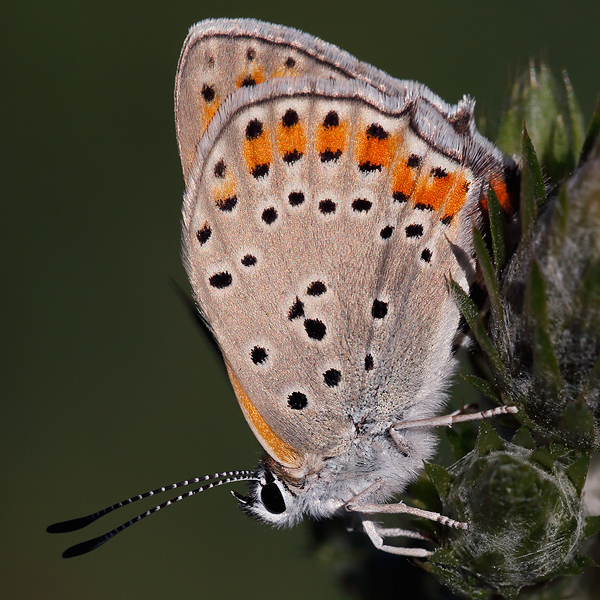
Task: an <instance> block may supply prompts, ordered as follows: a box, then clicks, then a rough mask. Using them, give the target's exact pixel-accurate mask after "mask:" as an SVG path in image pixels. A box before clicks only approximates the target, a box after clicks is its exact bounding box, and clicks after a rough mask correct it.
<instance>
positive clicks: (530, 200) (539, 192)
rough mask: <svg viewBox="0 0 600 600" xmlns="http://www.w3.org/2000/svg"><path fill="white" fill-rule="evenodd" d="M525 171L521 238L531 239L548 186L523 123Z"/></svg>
mask: <svg viewBox="0 0 600 600" xmlns="http://www.w3.org/2000/svg"><path fill="white" fill-rule="evenodd" d="M522 156H523V172H522V174H521V240H523V241H524V242H525V243H526V242H527V241H529V237H530V235H531V230H532V228H533V224H534V223H535V220H536V218H537V208H538V207H539V206H541V205H542V204H544V202H545V201H546V187H545V185H544V176H543V174H542V169H541V167H540V161H539V159H538V157H537V154H536V152H535V148H534V147H533V143H532V141H531V138H530V137H529V134H528V133H527V128H526V127H525V125H523V144H522Z"/></svg>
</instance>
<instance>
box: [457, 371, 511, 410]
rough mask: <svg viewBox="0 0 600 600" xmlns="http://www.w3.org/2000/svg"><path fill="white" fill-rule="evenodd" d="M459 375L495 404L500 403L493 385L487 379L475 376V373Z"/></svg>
mask: <svg viewBox="0 0 600 600" xmlns="http://www.w3.org/2000/svg"><path fill="white" fill-rule="evenodd" d="M461 377H462V378H463V379H464V380H465V381H466V382H467V383H470V384H471V385H472V386H473V387H474V388H475V389H477V390H479V391H480V392H481V393H482V394H483V395H484V396H486V398H489V399H490V400H493V401H494V402H495V403H496V404H502V401H501V400H500V398H499V397H498V394H496V390H495V389H494V386H493V385H492V384H491V383H490V382H489V381H486V380H485V379H482V378H481V377H477V376H476V375H461Z"/></svg>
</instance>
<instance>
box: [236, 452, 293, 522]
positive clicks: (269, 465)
mask: <svg viewBox="0 0 600 600" xmlns="http://www.w3.org/2000/svg"><path fill="white" fill-rule="evenodd" d="M255 475H256V479H253V480H251V481H249V482H248V484H249V487H248V495H247V496H243V495H241V494H238V493H237V492H232V494H233V496H234V497H235V498H236V499H237V500H238V503H239V507H240V508H241V510H242V511H243V512H244V513H245V514H247V515H248V516H250V517H252V518H254V519H256V520H258V521H261V522H263V523H269V524H270V525H274V526H275V527H291V526H293V525H295V524H296V523H299V522H300V521H301V520H302V518H303V513H304V512H305V510H304V502H303V501H302V495H303V494H302V486H301V484H300V482H299V481H297V480H294V479H293V478H291V477H290V476H289V474H288V473H287V472H286V471H285V470H284V469H283V468H282V467H281V465H279V464H277V463H276V462H275V461H274V460H273V459H271V458H270V457H269V456H267V457H265V458H263V459H262V460H261V461H260V463H259V464H258V466H257V468H256V472H255Z"/></svg>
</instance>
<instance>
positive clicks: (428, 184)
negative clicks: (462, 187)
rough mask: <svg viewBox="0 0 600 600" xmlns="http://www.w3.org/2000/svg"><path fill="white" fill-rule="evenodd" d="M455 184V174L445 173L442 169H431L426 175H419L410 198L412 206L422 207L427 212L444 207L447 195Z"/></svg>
mask: <svg viewBox="0 0 600 600" xmlns="http://www.w3.org/2000/svg"><path fill="white" fill-rule="evenodd" d="M455 183H456V174H454V173H447V172H446V171H445V170H444V169H433V170H432V171H431V172H429V173H427V174H425V173H421V176H420V177H419V182H418V183H417V189H416V190H415V192H414V194H413V197H412V203H413V206H417V205H422V206H424V207H427V208H428V209H429V210H436V211H437V210H439V209H440V208H442V206H444V203H445V201H446V198H447V196H448V193H449V192H450V190H451V189H452V188H453V187H454V185H455Z"/></svg>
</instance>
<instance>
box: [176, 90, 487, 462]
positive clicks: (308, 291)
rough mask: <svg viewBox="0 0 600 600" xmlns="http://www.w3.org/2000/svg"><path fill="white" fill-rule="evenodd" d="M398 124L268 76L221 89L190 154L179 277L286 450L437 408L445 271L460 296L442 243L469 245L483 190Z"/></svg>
mask: <svg viewBox="0 0 600 600" xmlns="http://www.w3.org/2000/svg"><path fill="white" fill-rule="evenodd" d="M413 113H414V109H413V107H411V105H410V104H408V103H406V102H405V103H404V104H403V103H401V102H400V101H399V100H398V99H393V98H390V97H389V96H387V95H385V94H381V93H380V92H378V91H376V90H374V89H373V88H372V87H370V86H368V85H365V84H357V83H356V82H353V83H352V82H351V83H350V84H349V83H345V82H341V81H323V80H311V79H306V78H298V79H295V80H289V79H282V80H279V81H277V80H273V81H270V82H266V83H263V84H262V85H261V86H256V87H252V88H248V89H244V90H239V91H237V92H235V93H234V94H233V95H232V96H231V97H230V98H229V100H228V101H227V102H226V103H225V104H224V106H223V107H222V108H221V109H220V112H219V116H218V120H215V122H214V123H212V124H211V125H210V127H209V129H208V131H207V133H206V135H205V136H204V137H203V138H202V140H201V142H200V144H199V146H198V155H197V159H196V160H197V163H196V167H195V171H194V174H193V176H192V178H191V180H190V182H189V184H188V190H187V194H186V203H185V206H184V233H183V235H184V251H185V256H186V260H187V266H188V272H189V275H190V280H191V282H192V286H193V288H194V292H195V294H196V297H197V300H198V302H199V305H200V306H201V307H202V310H203V312H204V315H205V317H206V319H207V321H208V323H209V324H210V325H211V327H212V329H213V331H214V333H215V335H216V337H217V340H218V341H219V343H220V345H221V348H222V349H223V353H224V356H225V358H226V361H227V363H228V365H229V368H230V369H231V371H232V373H233V374H234V377H235V379H236V380H237V382H238V383H239V385H240V386H241V388H242V389H243V391H244V393H245V394H246V396H247V397H248V398H250V399H251V402H252V404H253V406H254V408H255V409H256V410H257V411H258V413H259V414H260V415H261V417H262V419H264V420H265V422H266V423H267V425H268V426H269V427H270V429H271V430H272V431H273V432H274V433H275V435H276V436H277V437H278V438H279V439H282V440H284V441H285V443H287V444H289V445H290V447H292V448H293V449H294V450H295V451H297V452H298V453H300V454H310V453H314V454H317V455H319V456H330V455H336V454H339V453H340V452H342V451H343V450H344V448H346V447H347V445H348V444H350V443H351V440H352V437H353V435H354V434H355V427H354V421H355V420H356V417H357V415H362V417H363V418H364V419H365V422H368V421H369V419H371V420H373V421H377V422H385V421H386V420H388V421H389V420H393V419H399V418H402V417H403V416H406V415H407V414H409V413H410V410H411V407H413V406H415V405H416V404H418V403H420V402H423V400H424V399H425V396H428V402H429V404H428V406H429V410H430V411H431V412H432V413H433V412H435V409H436V407H437V405H438V404H439V402H440V401H441V398H439V399H438V400H436V399H435V398H436V396H435V394H436V393H437V391H438V390H439V388H440V386H441V383H442V382H443V379H444V377H446V376H447V375H448V373H449V364H450V358H451V357H450V348H451V342H452V337H453V336H454V334H455V331H456V326H457V324H458V312H457V310H456V308H455V306H454V304H453V302H452V300H451V298H450V297H449V294H448V292H447V287H446V277H447V276H448V275H449V274H450V273H452V276H453V277H454V278H455V279H456V280H457V281H459V282H461V283H462V284H463V285H466V275H465V272H464V269H463V268H462V267H461V266H459V265H458V262H457V259H456V257H455V255H454V253H453V251H452V246H451V244H450V243H449V240H451V241H452V242H453V243H455V244H457V245H458V246H460V247H463V248H468V247H469V242H468V235H469V234H470V227H471V219H472V217H473V216H474V215H475V212H476V211H475V207H476V205H477V203H478V202H479V199H480V196H481V194H482V193H483V189H484V183H483V182H482V181H481V180H478V178H477V175H476V174H475V172H474V170H473V169H472V168H471V167H470V166H469V165H468V164H466V160H464V159H463V160H462V161H458V160H455V159H453V158H451V157H448V156H444V155H442V154H441V153H440V152H439V151H437V150H436V149H434V148H432V147H431V145H429V144H428V143H427V142H426V141H425V140H423V139H422V138H421V137H420V136H419V135H417V134H416V133H415V132H414V126H413V122H414V114H413ZM465 156H466V154H465ZM433 382H435V383H433ZM421 414H422V412H421ZM267 450H269V448H268V447H267Z"/></svg>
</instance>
